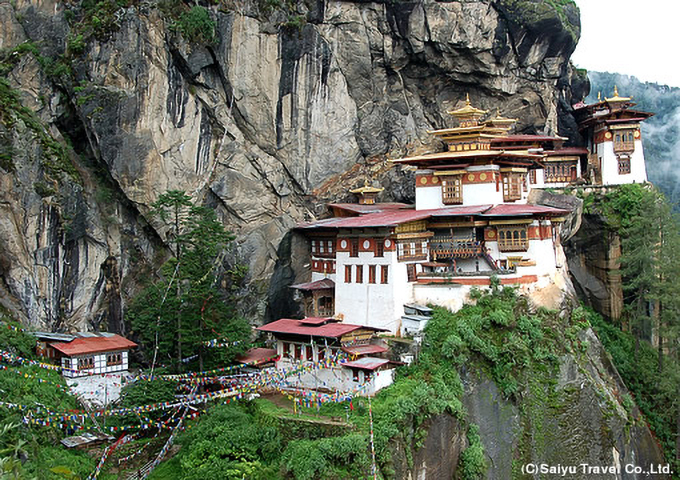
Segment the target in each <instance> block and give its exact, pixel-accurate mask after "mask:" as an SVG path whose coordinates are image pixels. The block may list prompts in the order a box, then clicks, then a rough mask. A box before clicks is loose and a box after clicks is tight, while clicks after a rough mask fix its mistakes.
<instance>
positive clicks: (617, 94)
mask: <svg viewBox="0 0 680 480" xmlns="http://www.w3.org/2000/svg"><path fill="white" fill-rule="evenodd" d="M614 96H615V97H618V96H619V88H618V87H617V86H616V85H614Z"/></svg>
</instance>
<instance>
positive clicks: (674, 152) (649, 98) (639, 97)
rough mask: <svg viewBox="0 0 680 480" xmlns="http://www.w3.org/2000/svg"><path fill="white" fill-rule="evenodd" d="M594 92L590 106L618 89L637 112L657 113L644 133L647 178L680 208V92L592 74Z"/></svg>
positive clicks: (626, 78)
mask: <svg viewBox="0 0 680 480" xmlns="http://www.w3.org/2000/svg"><path fill="white" fill-rule="evenodd" d="M588 77H589V78H590V83H591V89H590V95H589V96H588V98H587V99H586V103H592V102H595V101H597V94H598V92H601V95H602V97H603V98H604V97H605V96H607V97H611V96H612V92H613V91H614V86H615V85H616V86H618V89H619V94H620V95H621V96H625V97H633V100H634V101H635V102H636V103H637V107H635V108H637V109H639V110H644V111H648V112H653V113H654V116H653V117H652V118H650V119H649V120H647V121H645V122H644V124H643V129H642V144H643V146H644V149H645V159H646V162H647V176H648V178H649V180H650V181H651V182H652V183H654V184H655V185H656V186H658V187H659V188H660V189H661V191H662V192H664V193H665V194H666V196H667V197H668V199H669V200H670V201H671V202H672V203H673V204H675V205H676V209H677V208H678V204H680V172H679V171H678V170H677V168H676V165H677V162H678V160H679V159H680V88H676V87H669V86H667V85H659V84H656V83H648V82H641V81H640V80H638V79H637V78H636V77H631V76H629V75H622V74H619V73H609V72H590V71H589V72H588Z"/></svg>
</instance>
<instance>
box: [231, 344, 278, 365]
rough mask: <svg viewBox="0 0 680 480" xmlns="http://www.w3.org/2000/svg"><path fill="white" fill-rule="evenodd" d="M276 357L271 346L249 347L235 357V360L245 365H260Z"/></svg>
mask: <svg viewBox="0 0 680 480" xmlns="http://www.w3.org/2000/svg"><path fill="white" fill-rule="evenodd" d="M276 357H277V355H276V350H274V349H273V348H251V349H250V350H248V351H247V352H246V353H244V354H243V355H239V356H238V357H236V361H237V362H239V363H243V364H246V365H255V366H257V365H261V364H263V363H269V362H270V361H273V359H275V358H276Z"/></svg>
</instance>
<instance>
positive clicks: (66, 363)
mask: <svg viewBox="0 0 680 480" xmlns="http://www.w3.org/2000/svg"><path fill="white" fill-rule="evenodd" d="M64 368H68V369H70V368H71V359H70V358H65V359H64Z"/></svg>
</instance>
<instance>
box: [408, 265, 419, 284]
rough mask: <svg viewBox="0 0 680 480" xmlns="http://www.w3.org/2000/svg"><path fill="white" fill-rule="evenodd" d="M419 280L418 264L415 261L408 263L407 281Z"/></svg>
mask: <svg viewBox="0 0 680 480" xmlns="http://www.w3.org/2000/svg"><path fill="white" fill-rule="evenodd" d="M416 280H418V276H417V274H416V264H415V263H409V264H407V265H406V281H407V282H409V283H410V282H415V281H416Z"/></svg>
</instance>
